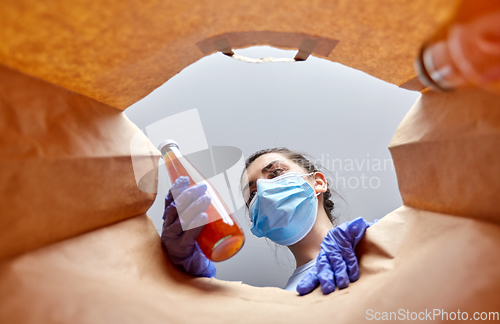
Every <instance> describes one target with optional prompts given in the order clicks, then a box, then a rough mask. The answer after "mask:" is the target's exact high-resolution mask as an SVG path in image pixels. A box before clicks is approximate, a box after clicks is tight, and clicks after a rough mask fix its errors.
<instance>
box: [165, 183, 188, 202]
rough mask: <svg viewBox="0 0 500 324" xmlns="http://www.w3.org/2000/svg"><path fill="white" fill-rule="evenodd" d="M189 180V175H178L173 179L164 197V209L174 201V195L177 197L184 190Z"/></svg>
mask: <svg viewBox="0 0 500 324" xmlns="http://www.w3.org/2000/svg"><path fill="white" fill-rule="evenodd" d="M190 182H191V180H190V179H189V177H184V176H182V177H178V178H177V179H175V181H174V183H173V184H172V187H170V190H169V191H168V194H167V196H166V197H165V209H166V208H167V207H168V206H169V205H170V204H171V203H172V201H174V197H178V196H179V195H180V194H181V193H182V192H183V191H184V190H186V189H187V188H188V187H189V184H190Z"/></svg>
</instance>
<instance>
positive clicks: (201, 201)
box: [161, 177, 216, 278]
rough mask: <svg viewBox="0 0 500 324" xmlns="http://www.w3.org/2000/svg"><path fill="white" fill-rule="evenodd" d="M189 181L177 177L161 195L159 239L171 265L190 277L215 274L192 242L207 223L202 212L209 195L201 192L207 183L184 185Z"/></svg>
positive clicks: (211, 266)
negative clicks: (166, 193)
mask: <svg viewBox="0 0 500 324" xmlns="http://www.w3.org/2000/svg"><path fill="white" fill-rule="evenodd" d="M189 183H190V180H189V178H188V177H179V178H177V180H175V182H174V183H173V185H172V187H171V188H170V191H169V192H168V195H167V197H165V212H164V214H163V220H164V222H163V231H162V234H161V241H162V243H163V245H164V246H165V248H166V250H167V255H168V258H169V259H170V262H172V264H174V265H176V266H177V267H179V268H181V269H182V270H184V271H185V272H186V273H188V274H190V275H192V276H196V277H208V278H211V277H215V273H216V269H215V265H214V263H213V262H212V261H210V260H209V259H208V258H207V257H206V256H205V255H204V254H203V252H201V250H200V247H199V246H198V243H197V242H196V238H197V237H198V235H199V234H200V232H201V230H202V229H203V225H204V224H206V223H207V214H206V213H205V211H206V210H207V208H208V206H209V205H210V197H208V196H205V195H204V194H205V191H206V190H207V186H206V185H205V184H198V185H194V186H192V187H191V188H188V187H189ZM179 213H180V214H181V217H179ZM183 228H184V229H185V230H183Z"/></svg>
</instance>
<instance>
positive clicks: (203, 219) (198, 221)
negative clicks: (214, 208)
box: [181, 212, 208, 231]
mask: <svg viewBox="0 0 500 324" xmlns="http://www.w3.org/2000/svg"><path fill="white" fill-rule="evenodd" d="M181 221H182V220H181ZM207 222H208V216H207V214H206V213H203V212H202V213H200V214H198V215H197V216H196V217H195V219H193V221H192V222H191V223H190V224H189V226H187V228H186V229H185V230H186V231H189V230H191V229H193V228H198V227H203V226H205V225H207ZM181 224H182V223H181ZM183 228H184V226H183Z"/></svg>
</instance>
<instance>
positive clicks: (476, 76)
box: [415, 0, 500, 93]
mask: <svg viewBox="0 0 500 324" xmlns="http://www.w3.org/2000/svg"><path fill="white" fill-rule="evenodd" d="M415 69H416V70H417V73H418V75H419V79H420V81H421V82H422V83H423V84H424V85H425V86H428V87H431V88H433V89H435V90H442V91H447V90H452V89H456V88H465V87H480V88H483V89H485V90H489V91H492V92H496V93H500V1H499V0H463V1H462V2H461V3H460V5H459V7H458V10H457V12H456V14H455V16H454V17H453V18H452V19H451V20H450V21H449V22H448V23H447V24H445V25H444V26H443V27H442V28H441V29H439V30H438V31H437V32H436V34H435V35H434V36H433V37H432V38H431V39H430V40H428V41H427V42H426V43H424V45H423V46H422V48H421V51H420V54H419V57H418V58H417V59H416V61H415Z"/></svg>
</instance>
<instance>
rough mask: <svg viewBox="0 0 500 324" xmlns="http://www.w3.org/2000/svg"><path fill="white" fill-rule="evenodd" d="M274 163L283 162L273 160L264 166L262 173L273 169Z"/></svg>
mask: <svg viewBox="0 0 500 324" xmlns="http://www.w3.org/2000/svg"><path fill="white" fill-rule="evenodd" d="M276 162H283V161H281V160H274V161H272V162H271V163H269V164H268V165H266V166H265V167H264V168H263V169H262V173H264V172H267V171H269V169H271V168H272V167H273V165H274V163H276Z"/></svg>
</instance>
